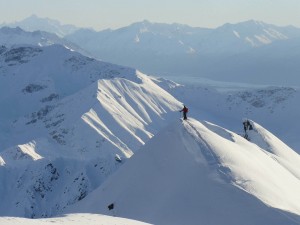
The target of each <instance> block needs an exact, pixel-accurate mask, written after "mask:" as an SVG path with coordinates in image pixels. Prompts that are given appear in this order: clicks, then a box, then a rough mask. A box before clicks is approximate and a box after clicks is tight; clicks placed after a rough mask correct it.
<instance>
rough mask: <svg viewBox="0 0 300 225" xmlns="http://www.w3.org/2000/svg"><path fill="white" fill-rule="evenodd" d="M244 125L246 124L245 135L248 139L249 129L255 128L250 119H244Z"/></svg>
mask: <svg viewBox="0 0 300 225" xmlns="http://www.w3.org/2000/svg"><path fill="white" fill-rule="evenodd" d="M243 126H244V131H245V135H244V137H245V138H246V139H248V133H247V130H253V127H252V124H251V123H250V121H249V120H248V119H244V120H243Z"/></svg>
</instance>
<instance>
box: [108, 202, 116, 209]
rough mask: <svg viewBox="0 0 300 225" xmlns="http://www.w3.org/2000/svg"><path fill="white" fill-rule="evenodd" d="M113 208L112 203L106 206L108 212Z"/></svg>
mask: <svg viewBox="0 0 300 225" xmlns="http://www.w3.org/2000/svg"><path fill="white" fill-rule="evenodd" d="M114 207H115V204H114V203H111V204H110V205H108V206H107V208H108V210H113V209H114Z"/></svg>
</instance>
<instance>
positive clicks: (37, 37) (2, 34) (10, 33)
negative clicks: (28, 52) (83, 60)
mask: <svg viewBox="0 0 300 225" xmlns="http://www.w3.org/2000/svg"><path fill="white" fill-rule="evenodd" d="M26 44H27V45H32V46H39V47H42V46H50V45H62V46H65V47H66V48H69V49H71V50H73V51H76V52H79V53H81V54H83V55H86V56H89V55H90V54H89V53H88V52H87V51H85V50H83V49H82V48H80V47H79V46H77V45H76V44H73V43H71V42H70V41H67V40H66V39H63V38H60V37H58V36H57V35H56V34H53V33H48V32H45V31H40V30H37V31H33V32H28V31H24V30H22V29H21V28H19V27H16V28H10V27H2V28H0V45H4V46H6V47H12V46H17V45H26Z"/></svg>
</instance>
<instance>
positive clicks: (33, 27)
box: [1, 15, 79, 37]
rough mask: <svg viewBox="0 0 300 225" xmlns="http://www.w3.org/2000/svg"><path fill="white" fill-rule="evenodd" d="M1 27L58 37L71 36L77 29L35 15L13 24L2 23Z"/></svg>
mask: <svg viewBox="0 0 300 225" xmlns="http://www.w3.org/2000/svg"><path fill="white" fill-rule="evenodd" d="M1 26H2V27H3V26H8V27H13V28H16V27H20V28H22V29H23V30H26V31H31V32H33V31H38V30H40V31H46V32H49V33H54V34H56V35H58V36H59V37H64V36H65V35H67V34H71V33H73V32H74V31H76V30H78V29H79V28H78V27H76V26H73V25H63V24H61V23H60V22H59V21H57V20H53V19H49V18H40V17H38V16H36V15H31V16H30V17H28V18H25V19H24V20H22V21H18V22H13V23H4V24H1Z"/></svg>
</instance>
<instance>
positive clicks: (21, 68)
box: [0, 45, 299, 224]
mask: <svg viewBox="0 0 300 225" xmlns="http://www.w3.org/2000/svg"><path fill="white" fill-rule="evenodd" d="M298 95H299V91H298V90H297V89H294V88H278V87H271V88H262V89H260V90H259V91H258V90H257V89H252V90H248V89H246V90H245V89H241V90H239V91H238V92H237V91H234V92H230V91H229V92H228V91H226V92H224V91H221V92H220V91H219V90H216V89H214V88H211V87H209V86H205V85H202V86H198V87H195V88H191V87H190V86H183V85H179V84H176V83H174V82H172V81H168V80H165V79H161V78H154V77H149V76H146V75H144V74H142V73H141V72H138V71H137V70H135V69H131V68H127V67H122V66H117V65H113V64H109V63H105V62H101V61H97V60H95V59H92V58H88V57H85V56H82V55H81V54H79V53H76V52H73V51H71V50H68V49H66V48H65V47H62V46H59V45H51V46H46V47H36V46H29V45H19V46H15V47H5V46H3V47H1V50H0V109H1V110H0V114H1V117H0V118H1V121H0V122H1V123H0V128H1V129H0V131H1V133H0V138H1V141H0V143H1V145H0V149H1V150H0V165H1V166H0V179H1V180H2V181H5V182H3V183H1V185H0V193H1V199H3V201H2V202H1V203H0V213H1V216H25V217H34V218H36V217H49V216H53V215H57V214H60V213H61V212H63V211H64V210H65V209H66V208H67V207H69V206H71V205H73V204H75V203H77V202H78V201H80V202H81V201H83V200H84V199H85V198H87V196H89V195H90V193H91V192H92V191H94V190H95V189H96V188H99V187H102V184H103V182H105V181H106V180H107V179H108V178H109V177H111V175H113V174H114V173H115V171H117V170H119V168H121V170H123V164H124V163H125V162H128V164H129V162H130V161H131V160H128V158H129V157H131V156H132V154H133V153H135V152H137V150H139V149H140V147H141V146H143V145H144V144H146V146H145V149H147V148H150V147H147V143H148V141H149V140H150V139H151V138H152V137H153V136H155V135H156V134H157V132H158V131H160V130H161V129H162V128H163V127H165V126H166V125H168V124H170V122H172V123H173V126H172V125H171V126H172V128H171V129H170V130H169V131H170V132H169V134H170V136H171V138H170V139H168V138H166V140H168V142H174V145H178V146H182V144H180V143H178V142H177V140H182V141H183V142H184V143H185V145H186V146H188V147H189V145H190V144H189V142H191V143H194V142H195V140H193V139H195V137H194V136H195V135H194V136H191V137H190V138H188V140H186V139H185V138H182V137H181V136H180V135H179V137H178V136H176V135H177V134H178V131H179V132H181V131H182V132H183V133H184V132H185V131H184V130H182V127H181V124H178V123H175V125H174V122H173V121H174V120H176V121H177V120H178V118H179V117H180V114H179V112H178V111H179V110H180V109H181V107H182V103H181V102H184V103H185V104H186V105H187V106H188V107H189V108H190V112H189V116H195V117H196V118H197V119H201V118H202V119H203V118H205V119H206V120H209V121H213V122H214V123H216V124H221V125H222V127H228V128H230V129H231V130H234V131H236V133H239V131H240V130H241V127H242V126H241V118H242V117H249V118H252V117H253V118H255V119H256V117H257V118H260V120H259V121H260V122H261V121H263V122H264V123H263V124H267V125H268V127H269V128H270V130H272V131H273V130H274V129H275V128H276V126H277V125H279V126H281V127H282V128H285V129H286V128H287V125H290V124H291V122H292V120H293V119H294V118H297V113H298V111H299V108H298V107H297V104H295V102H297V99H298ZM177 99H179V100H180V101H179V100H177ZM257 100H258V102H259V104H258V103H256V101H257ZM262 102H263V103H264V104H262ZM233 112H234V113H233ZM274 115H275V116H274ZM283 115H285V118H288V119H282V120H278V121H276V120H273V119H274V118H280V116H283ZM287 115H288V116H287ZM264 119H265V121H264ZM191 121H192V123H193V126H194V125H196V124H197V122H196V121H194V120H191ZM268 122H270V123H268ZM271 122H272V123H273V124H272V123H271ZM284 122H288V123H287V125H286V124H284ZM205 124H206V125H205V126H206V127H209V128H208V129H209V130H211V131H212V132H214V133H217V136H215V135H214V134H212V133H211V132H210V134H209V136H208V138H209V139H210V140H211V139H214V138H215V140H217V141H216V143H217V142H218V141H219V138H220V137H219V136H222V135H223V134H222V133H224V132H217V131H215V129H217V128H216V126H214V125H209V124H208V123H205ZM295 124H297V122H295ZM295 124H294V125H293V129H295V130H296V129H297V125H295ZM225 125H226V126H225ZM197 126H198V125H197ZM197 126H196V130H199V129H200V128H199V127H198V128H197ZM199 126H200V125H199ZM200 127H201V126H200ZM213 127H215V128H213ZM219 129H221V130H224V129H223V128H221V127H220V128H219ZM255 129H256V131H258V130H259V127H258V125H256V126H255ZM177 130H178V131H177ZM200 130H201V132H202V130H203V129H202V128H201V129H200ZM217 130H218V129H217ZM205 132H206V131H205ZM207 132H209V131H207ZM191 133H192V132H191ZM295 133H296V132H295ZM230 134H231V133H230ZM281 134H282V136H283V137H284V135H283V134H284V133H281ZM232 135H233V136H234V137H235V136H238V135H236V134H234V133H232ZM286 135H287V136H290V133H288V132H286ZM174 136H176V137H174ZM276 136H278V135H276ZM222 137H223V136H222ZM224 137H225V138H226V137H228V135H227V134H226V133H225V134H224ZM224 137H223V138H224ZM253 137H254V138H255V135H254V136H253ZM265 137H268V138H269V137H271V140H270V141H269V142H263V143H268V144H263V145H261V148H266V149H265V150H267V151H269V152H275V153H274V157H275V158H276V157H277V155H278V156H279V158H280V160H279V161H280V163H281V165H282V167H284V168H285V169H286V170H288V171H289V172H288V174H289V175H287V177H289V178H288V179H290V176H291V175H290V174H293V176H295V177H296V175H297V174H298V169H297V167H295V161H292V160H290V158H291V157H295V156H294V155H293V153H291V154H290V155H291V156H290V155H285V153H282V152H281V153H280V151H281V150H282V149H287V150H284V152H286V151H290V152H291V151H292V150H289V148H288V147H287V146H285V144H283V143H281V142H279V141H276V142H275V140H276V139H275V138H273V137H272V136H271V135H269V134H267V133H266V132H264V133H263V135H261V137H259V136H258V137H256V138H257V139H259V138H261V139H262V138H265ZM280 137H281V136H280ZM158 138H159V137H158ZM254 138H253V140H254ZM196 139H197V137H196ZM237 139H238V140H239V142H241V144H242V145H241V146H240V143H237V146H234V147H233V148H239V149H240V148H243V146H244V145H246V146H248V144H245V143H248V141H246V140H244V139H243V138H241V137H240V136H238V138H237ZM161 143H162V146H160V147H159V146H157V148H158V149H159V150H160V151H161V152H164V149H162V148H163V147H164V141H161ZM196 143H198V142H197V140H196ZM259 143H261V142H257V143H256V144H255V146H256V147H255V149H257V148H258V147H257V146H260V145H259ZM157 145H158V144H157ZM191 145H193V144H191ZM226 145H227V142H225V143H224V146H226ZM228 145H229V144H228ZM266 145H268V146H271V147H270V148H267V147H266ZM272 145H276V146H281V147H280V149H277V150H276V149H275V147H274V146H272ZM154 147H155V146H154ZM251 148H252V147H251ZM175 149H176V148H175ZM142 150H143V149H142ZM190 150H195V149H194V148H193V146H191V148H190ZM157 151H158V150H157ZM168 151H171V149H168ZM218 151H221V150H219V148H218ZM224 151H225V150H223V152H221V153H222V154H223V155H224V154H225V153H224ZM243 152H244V151H243ZM255 152H257V151H256V150H255ZM278 152H279V153H278ZM221 153H220V154H221ZM168 154H170V155H171V152H168ZM272 154H273V153H272ZM283 154H284V157H283V156H282V155H283ZM175 156H176V155H175ZM175 156H174V157H175ZM285 156H286V157H285ZM157 157H159V155H157ZM172 157H173V156H172ZM183 157H185V155H183ZM253 157H256V156H253ZM257 157H258V158H259V160H261V159H260V156H257ZM179 158H180V157H179ZM189 158H190V156H189ZM192 158H193V157H192ZM196 158H197V155H196ZM295 158H296V157H295ZM164 159H166V160H168V159H167V157H164ZM197 159H198V158H197ZM238 159H239V157H237V159H236V160H235V161H238ZM165 162H167V161H165ZM268 162H269V161H268ZM143 163H145V164H148V163H150V164H151V160H150V161H147V157H146V158H145V160H144V161H143ZM221 163H223V162H221ZM234 163H237V164H238V165H239V162H234ZM126 165H127V163H126ZM129 165H130V164H129ZM165 165H168V164H165ZM193 165H194V164H193ZM272 165H273V164H272ZM124 166H125V165H124ZM176 166H178V164H176ZM252 166H253V165H252ZM158 167H159V168H165V167H164V165H163V164H162V165H161V164H158ZM183 167H184V166H183ZM124 168H125V169H126V167H124ZM197 168H198V167H197ZM276 168H277V166H276ZM170 169H175V165H173V166H170ZM194 169H195V171H194V170H193V169H192V170H193V172H191V174H194V175H195V176H196V172H197V171H199V170H197V169H196V167H195V168H194ZM134 170H138V171H140V169H139V167H135V169H134ZM125 171H126V170H125ZM225 172H226V170H225ZM124 173H126V172H124ZM134 174H135V173H126V176H125V175H124V177H122V179H121V180H128V179H129V180H130V177H132V176H135V175H134ZM178 174H179V175H180V174H181V173H180V172H179V173H178ZM250 175H253V174H250ZM113 176H114V175H113ZM118 176H119V175H118ZM143 176H144V177H152V176H153V174H152V170H149V171H148V172H147V173H146V175H145V174H144V175H143ZM229 176H231V175H229ZM236 176H242V177H243V178H244V177H245V178H249V177H247V176H245V175H244V174H239V173H237V175H236ZM297 176H298V175H297ZM179 178H182V176H179ZM202 178H203V177H202ZM202 178H200V180H201V179H202ZM250 178H251V179H253V182H254V183H255V182H258V184H261V183H260V182H261V180H257V178H256V177H250ZM159 179H160V178H159ZM203 179H206V178H205V177H204V178H203ZM274 179H275V178H274ZM276 179H277V178H276ZM276 179H275V180H272V182H273V181H274V182H275V183H276V182H278V181H277V180H276ZM291 179H292V178H291ZM160 181H161V182H162V183H163V184H164V183H166V181H165V180H164V179H161V180H160ZM185 181H186V182H185ZM174 182H175V183H174V184H175V185H174V186H176V185H177V186H178V188H180V187H181V183H192V182H191V180H185V179H183V180H181V179H179V180H174ZM288 182H290V180H289V181H288ZM133 183H134V182H133ZM146 183H147V182H145V184H146ZM210 184H211V183H210ZM276 184H277V183H276ZM148 185H149V184H148ZM255 185H256V183H255ZM279 185H282V184H281V183H279ZM150 186H151V185H149V187H150ZM152 186H153V185H152ZM199 186H200V185H199ZM212 186H213V184H212ZM122 187H124V188H125V189H122V191H123V190H126V187H127V184H125V185H124V186H122ZM216 187H217V189H218V188H219V186H216ZM241 187H242V186H241ZM110 188H112V191H113V190H115V189H114V188H113V187H109V188H108V189H110ZM154 190H156V189H154ZM199 190H201V189H199ZM212 190H215V191H217V190H216V189H213V188H212ZM230 190H232V189H230ZM247 190H248V189H247ZM266 190H267V189H263V190H262V193H266ZM282 190H283V191H287V192H288V191H291V193H293V190H290V189H284V188H283V189H280V191H282ZM133 191H134V189H133ZM178 191H180V190H178ZM280 191H279V192H280ZM229 192H230V191H229ZM232 192H235V189H234V190H232ZM129 193H130V192H129ZM137 193H140V194H141V199H144V198H145V197H144V196H145V195H144V192H137ZM149 193H150V192H149ZM191 193H192V192H191ZM226 193H227V192H226ZM252 194H253V195H254V196H258V198H259V199H261V200H262V201H265V202H267V203H268V201H270V199H268V198H267V199H264V198H263V197H262V198H260V196H259V194H260V193H256V192H253V193H252ZM211 195H212V196H213V195H215V193H214V192H211ZM242 195H243V194H242ZM151 196H152V195H151ZM151 196H150V197H149V198H151ZM153 196H155V195H153ZM166 196H168V195H166ZM169 196H170V195H169ZM184 196H186V197H187V198H188V199H191V198H192V197H191V196H188V195H184ZM200 196H202V195H200ZM243 196H244V195H243ZM274 196H276V193H275V194H274ZM91 198H92V197H91ZM100 198H101V199H102V198H106V197H105V196H102V195H99V197H98V194H97V198H96V197H95V199H100ZM236 198H237V205H238V206H236V207H235V208H234V209H236V210H238V208H242V207H241V205H240V204H239V203H238V202H239V201H240V198H239V195H238V196H237V197H236ZM246 198H247V197H246ZM250 198H251V197H250ZM290 198H291V197H289V198H288V200H286V202H285V205H284V207H281V206H280V207H278V208H280V209H282V210H286V209H288V210H292V211H293V212H297V207H298V206H297V204H296V205H295V207H292V206H291V204H292V203H293V202H291V199H290ZM170 199H172V198H171V197H170V198H168V199H165V200H164V199H163V198H162V200H157V201H156V200H155V198H153V201H156V202H162V201H165V202H166V204H169V203H168V202H172V200H170ZM111 200H112V199H108V200H107V201H103V202H102V203H101V204H103V205H101V207H103V208H102V209H103V210H104V208H105V210H106V209H107V208H106V207H107V204H108V203H111ZM125 200H126V198H125V197H124V201H125ZM181 200H182V201H183V200H184V199H181V198H179V199H177V200H175V201H181ZM126 201H127V200H126ZM228 201H229V198H228ZM149 202H150V203H151V202H152V201H151V199H150V200H149ZM224 202H225V200H224ZM90 203H91V204H94V203H92V202H90ZM173 203H174V202H173ZM175 203H176V202H175ZM175 203H174V205H176V204H175ZM224 204H225V203H224ZM224 204H223V205H224ZM251 204H252V203H251ZM253 204H254V206H255V204H256V203H253ZM270 204H274V205H277V202H271V203H270ZM117 205H119V203H118V202H117ZM124 205H126V207H127V203H126V204H125V203H124ZM254 206H253V207H254ZM74 207H75V206H74ZM118 207H119V206H118ZM144 207H146V206H144ZM149 207H152V208H153V205H151V204H149ZM258 207H260V209H262V210H265V209H266V208H264V207H265V206H263V205H261V204H260V203H258ZM75 208H76V207H75ZM254 208H255V207H254ZM77 209H78V210H81V209H82V208H80V207H78V208H77ZM96 209H97V207H95V208H94V209H93V210H96ZM102 209H101V210H102ZM132 209H134V207H133V208H131V207H129V208H128V210H132ZM144 209H145V208H143V207H141V208H140V210H138V212H141V214H140V216H139V218H141V220H142V221H153V220H157V221H159V222H161V221H163V220H160V219H157V217H156V215H157V214H156V211H159V210H160V209H155V212H153V211H151V209H150V208H149V212H153V213H150V214H152V215H149V214H148V215H147V216H146V217H147V218H146V219H145V217H144V216H143V215H145V214H147V213H148V212H146V211H144ZM85 210H90V208H89V207H86V209H85ZM93 210H91V211H93ZM101 210H99V211H97V213H99V212H101ZM146 210H147V209H146ZM172 210H173V209H171V210H170V211H169V212H168V213H169V216H167V217H166V218H170V217H171V215H172V214H173V213H174V211H172ZM266 210H267V211H268V209H266ZM122 211H123V210H121V211H119V213H120V214H119V215H121V216H122V215H124V216H126V217H129V218H135V217H136V215H137V214H139V213H136V212H137V211H135V212H131V213H132V214H130V215H129V214H127V213H126V210H125V211H124V214H123V212H122ZM175 211H176V210H175ZM93 212H94V211H93ZM172 212H173V213H172ZM103 213H105V214H106V213H107V211H103ZM109 213H112V212H109ZM185 213H188V212H185ZM178 214H179V213H178ZM196 214H198V212H193V213H192V214H191V217H190V219H189V220H188V221H192V220H194V218H198V217H197V215H196ZM173 215H174V214H173ZM270 215H272V216H274V214H273V210H271V211H270ZM270 217H271V216H270ZM139 218H136V219H139ZM267 218H269V217H267ZM274 218H275V219H279V220H278V221H285V220H284V219H282V217H280V216H278V215H275V216H274ZM144 219H145V220H144ZM177 219H178V218H177ZM275 219H274V220H275ZM175 220H176V218H175V217H174V221H175ZM263 220H264V219H263ZM178 221H180V220H178ZM239 221H240V220H239ZM181 224H184V223H183V222H182V223H181Z"/></svg>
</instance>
